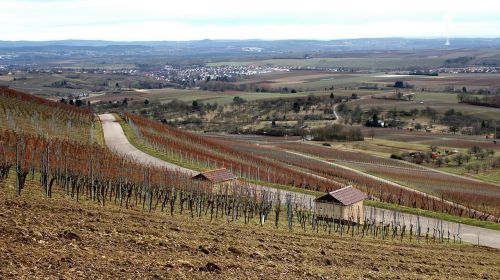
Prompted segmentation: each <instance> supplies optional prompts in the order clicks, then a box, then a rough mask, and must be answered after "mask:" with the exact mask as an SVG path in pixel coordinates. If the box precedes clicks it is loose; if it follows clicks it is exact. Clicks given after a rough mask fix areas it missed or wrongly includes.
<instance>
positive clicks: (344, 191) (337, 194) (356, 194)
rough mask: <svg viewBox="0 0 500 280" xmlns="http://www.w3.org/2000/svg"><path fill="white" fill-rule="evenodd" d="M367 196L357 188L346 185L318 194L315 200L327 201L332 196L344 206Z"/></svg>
mask: <svg viewBox="0 0 500 280" xmlns="http://www.w3.org/2000/svg"><path fill="white" fill-rule="evenodd" d="M367 197H368V196H367V195H366V194H365V193H364V192H362V191H360V190H357V189H355V188H353V187H352V186H347V187H344V188H341V189H338V190H336V191H333V192H330V193H328V194H325V195H323V196H320V197H318V198H316V199H315V201H329V200H331V199H332V198H333V199H334V200H337V201H338V202H340V203H341V204H342V205H344V206H345V205H351V204H353V203H356V202H358V201H361V200H363V199H366V198H367Z"/></svg>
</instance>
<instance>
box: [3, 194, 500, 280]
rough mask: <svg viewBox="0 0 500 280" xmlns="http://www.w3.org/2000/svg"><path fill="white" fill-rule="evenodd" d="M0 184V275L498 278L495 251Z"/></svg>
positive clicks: (498, 258) (497, 252) (499, 258)
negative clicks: (78, 198)
mask: <svg viewBox="0 0 500 280" xmlns="http://www.w3.org/2000/svg"><path fill="white" fill-rule="evenodd" d="M55 196H56V197H54V198H52V199H43V198H42V196H41V194H40V191H39V190H38V188H35V187H34V186H30V187H28V188H27V189H25V190H24V193H23V194H22V196H21V197H16V196H15V195H14V192H13V190H12V189H11V187H5V186H4V187H1V186H0V279H42V278H47V279H74V278H82V279H83V278H89V279H97V278H99V279H141V278H142V279H151V278H160V279H287V278H288V279H353V278H356V279H358V278H367V279H424V278H425V279H444V278H454V279H478V278H483V279H500V269H499V268H500V250H496V249H489V248H484V247H476V246H471V245H453V244H416V243H412V244H409V243H406V242H403V243H401V242H396V241H381V240H373V239H371V238H365V239H360V238H351V237H345V236H344V237H342V238H341V237H339V236H338V235H327V234H321V233H320V234H317V233H311V232H305V233H304V232H302V231H297V232H295V233H290V232H288V231H286V230H284V229H277V230H276V229H274V226H273V225H271V223H268V224H266V225H264V226H263V227H260V226H258V225H244V224H242V223H239V222H238V223H227V222H225V221H217V222H212V223H210V221H208V220H207V219H205V218H194V219H192V218H191V217H190V216H189V215H186V214H184V215H179V214H176V215H174V216H173V217H171V216H170V215H167V214H165V213H160V212H159V211H158V212H154V213H147V212H146V211H143V210H142V209H124V208H118V207H116V206H112V205H110V206H105V207H100V206H98V205H97V204H94V203H91V202H85V201H84V202H80V203H77V202H75V201H72V200H70V199H68V198H63V197H62V195H61V194H59V193H57V194H56V195H55Z"/></svg>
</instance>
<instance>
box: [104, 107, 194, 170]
mask: <svg viewBox="0 0 500 280" xmlns="http://www.w3.org/2000/svg"><path fill="white" fill-rule="evenodd" d="M99 119H100V120H101V123H102V130H103V132H104V141H105V142H106V146H108V148H109V149H111V150H112V151H114V152H116V153H118V154H120V155H124V156H127V157H130V158H133V159H134V160H136V161H137V162H139V163H142V164H147V165H154V166H158V167H165V168H167V169H170V170H175V171H180V172H183V173H189V174H194V173H197V172H195V171H193V170H190V169H186V168H183V167H180V166H178V165H175V164H172V163H169V162H166V161H163V160H160V159H158V158H155V157H153V156H150V155H148V154H146V153H144V152H142V151H141V150H139V149H137V148H136V147H134V146H133V145H132V144H130V142H129V141H128V139H127V137H126V136H125V133H124V132H123V129H122V127H121V125H120V123H118V122H116V119H115V117H114V116H113V115H112V114H102V115H99Z"/></svg>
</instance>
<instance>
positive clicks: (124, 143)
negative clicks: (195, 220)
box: [99, 114, 500, 249]
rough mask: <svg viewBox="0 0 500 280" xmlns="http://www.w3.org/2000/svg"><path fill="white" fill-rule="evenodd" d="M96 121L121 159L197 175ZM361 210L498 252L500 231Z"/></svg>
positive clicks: (304, 199)
mask: <svg viewBox="0 0 500 280" xmlns="http://www.w3.org/2000/svg"><path fill="white" fill-rule="evenodd" d="M99 118H100V120H101V122H102V127H103V131H104V140H105V142H106V145H107V146H108V147H109V148H110V149H111V150H113V151H115V152H117V153H119V154H121V155H125V156H130V157H132V158H134V159H136V160H137V161H138V162H140V163H143V164H152V165H156V166H161V167H166V168H170V169H173V170H179V171H181V172H185V173H189V174H194V173H197V172H195V171H193V170H190V169H186V168H182V167H180V166H177V165H175V164H172V163H168V162H165V161H162V160H160V159H157V158H155V157H152V156H150V155H148V154H146V153H144V152H142V151H140V150H138V149H137V148H135V147H134V146H132V144H130V142H129V141H128V139H127V137H126V136H125V133H124V132H123V130H122V128H121V126H120V124H119V123H117V122H115V118H114V116H113V115H112V114H103V115H99ZM250 186H251V187H253V188H255V189H257V190H259V189H260V190H266V191H269V192H270V193H272V194H274V195H276V194H277V193H278V192H279V193H280V197H281V200H282V201H284V200H285V199H286V195H287V194H290V195H291V196H292V197H293V200H294V201H295V202H296V203H300V204H302V205H303V206H304V207H314V198H315V197H314V196H312V195H307V194H300V193H293V192H289V191H282V190H276V189H273V188H268V187H265V186H258V185H250ZM364 208H365V211H364V212H365V215H366V216H367V217H369V218H370V217H375V219H376V220H377V221H382V217H383V218H384V221H385V222H389V221H393V220H395V221H399V222H400V223H401V224H406V225H407V227H409V226H410V224H413V225H414V226H415V225H416V223H417V219H419V220H420V225H421V227H422V232H423V233H425V231H426V230H427V227H429V228H431V234H432V229H433V228H441V225H440V223H441V222H442V229H443V230H444V231H445V235H446V236H447V232H448V230H449V231H450V234H454V233H455V234H456V233H457V230H458V228H459V227H460V236H461V238H462V240H463V241H465V242H469V243H473V244H478V236H479V244H480V245H484V246H488V247H493V248H498V249H500V231H496V230H490V229H484V228H480V227H474V226H469V225H464V224H460V225H459V224H458V223H453V222H447V221H440V220H437V219H433V218H427V217H418V218H417V216H416V215H413V214H407V213H400V212H396V213H394V212H393V211H391V210H385V209H380V208H374V207H371V206H365V207H364Z"/></svg>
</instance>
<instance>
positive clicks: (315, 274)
mask: <svg viewBox="0 0 500 280" xmlns="http://www.w3.org/2000/svg"><path fill="white" fill-rule="evenodd" d="M367 41H369V42H371V43H370V44H374V45H371V46H370V47H366V46H362V45H361V44H360V45H359V46H354V47H346V46H350V44H351V42H339V44H340V45H342V46H343V47H342V48H340V49H337V46H330V44H333V43H332V42H326V41H325V42H319V43H318V42H316V43H313V42H295V43H296V44H297V45H295V46H289V47H288V46H286V47H283V46H282V45H283V44H285V45H286V42H281V41H277V42H263V43H262V44H264V45H266V46H267V47H266V48H256V47H253V45H254V44H255V45H259V44H261V42H258V41H255V42H254V41H251V42H246V41H241V42H239V41H234V42H233V41H231V45H228V42H226V41H220V42H218V41H217V42H211V41H210V40H207V41H205V40H204V41H200V42H196V43H193V42H176V43H171V42H162V43H160V42H158V43H154V42H148V43H144V44H145V45H144V46H142V45H138V46H135V45H134V46H126V44H125V45H124V46H120V44H117V45H116V46H107V47H99V46H96V47H92V48H86V47H70V46H53V47H52V46H51V47H43V48H42V49H39V48H38V47H28V48H21V49H19V50H18V53H16V54H15V55H13V54H11V53H15V51H12V50H11V49H10V48H7V49H2V48H0V62H2V64H1V65H0V84H1V85H7V86H0V223H1V224H2V225H5V226H2V227H1V228H0V254H1V255H2V256H4V257H3V258H0V278H2V279H3V278H7V279H11V278H29V277H33V278H51V277H57V278H76V277H81V278H146V279H149V278H165V279H172V278H179V279H187V278H193V279H198V278H203V279H239V278H242V279H243V278H244V279H283V278H290V279H303V278H304V279H328V278H339V279H357V278H385V279H392V278H408V279H415V278H432V279H434V278H457V279H462V278H463V279H476V278H484V279H497V278H500V275H499V274H498V273H499V272H498V267H500V258H499V257H498V255H499V254H498V249H493V248H499V246H500V243H499V242H498V238H497V237H498V234H499V231H498V229H499V228H500V177H499V176H500V175H499V174H500V172H499V170H500V157H499V155H500V146H499V145H500V144H498V143H497V138H498V137H499V136H500V134H498V131H499V129H500V126H499V125H500V111H499V110H498V109H497V108H494V107H492V106H494V105H495V104H489V103H484V102H483V103H481V102H475V101H474V100H476V101H477V100H480V101H481V100H485V99H484V98H485V97H488V98H490V97H492V98H495V97H496V96H497V95H498V94H499V92H500V83H499V82H498V81H499V77H500V74H499V73H500V67H499V66H498V65H500V64H498V63H499V62H500V60H499V52H498V49H496V48H493V47H489V46H490V45H489V44H497V43H495V42H496V41H494V40H493V41H491V42H490V41H487V42H486V43H484V44H486V46H488V47H487V48H484V44H483V45H481V47H477V48H473V47H470V46H468V45H466V46H465V47H463V48H460V49H459V48H450V47H446V48H443V47H442V46H441V45H442V42H441V43H439V44H440V46H441V47H439V48H437V47H436V48H434V49H425V48H422V47H421V46H419V45H416V46H415V45H412V44H414V43H415V42H413V41H412V42H406V39H397V40H395V41H390V42H389V44H390V45H391V46H393V45H394V46H395V47H394V50H392V49H391V50H389V49H384V48H382V49H379V47H377V46H378V45H376V44H375V43H374V42H376V41H377V40H374V41H373V40H372V39H367ZM417 41H418V40H417ZM360 42H361V41H360ZM398 42H400V44H406V43H408V44H409V45H408V46H411V47H401V46H400V45H397V44H398ZM405 42H406V43H405ZM499 42H500V41H499ZM101 43H103V42H100V43H99V44H101ZM410 43H411V44H410ZM427 43H428V42H427ZM2 44H7V45H8V43H5V42H0V45H2ZM246 44H249V45H248V46H247V45H246ZM278 45H281V46H282V47H280V48H282V49H279V48H277V47H276V46H278ZM208 46H212V47H208ZM397 46H399V47H397ZM358 47H359V48H358ZM12 48H13V49H16V48H15V47H12ZM344 48H345V49H350V51H345V49H344ZM365 48H369V49H370V50H365ZM4 52H8V53H7V54H4ZM469 101H472V102H469ZM472 104H474V105H472ZM216 169H227V170H226V171H227V172H230V173H232V174H229V175H230V177H231V178H232V179H230V180H227V181H222V182H215V180H214V181H212V180H210V179H207V180H203V179H201V180H200V177H202V175H201V174H200V175H199V176H197V178H195V177H193V175H194V174H198V172H203V171H209V170H216ZM219 171H220V170H219ZM226 171H224V172H226ZM217 172H218V171H217ZM212 174H213V173H212ZM232 175H234V176H232ZM223 180H225V179H223ZM346 186H352V187H353V188H354V189H355V190H354V191H356V192H359V191H361V192H363V194H361V195H362V196H363V197H365V198H364V200H365V201H364V205H363V204H362V203H361V204H357V205H359V206H357V209H358V211H357V212H356V213H360V209H361V210H364V213H363V215H360V214H353V213H354V212H355V211H354V212H353V208H352V207H351V208H350V210H349V204H350V202H349V203H348V202H346V203H345V205H344V202H342V201H341V200H340V199H337V198H334V196H333V194H330V195H331V196H332V198H334V200H333V202H335V201H337V200H338V202H339V203H340V204H341V207H342V209H343V210H342V212H343V214H342V216H338V215H336V214H335V213H334V214H333V216H332V217H330V216H325V215H323V214H321V213H320V212H319V210H318V207H319V206H318V205H320V204H318V202H317V201H316V200H315V198H317V197H318V196H323V195H325V194H326V193H330V192H334V191H337V190H340V189H343V188H344V187H346ZM351 190H352V189H351ZM365 195H366V196H365ZM362 199H363V198H361V200H362ZM335 203H336V202H335ZM356 203H358V202H356ZM334 205H338V204H334ZM351 205H352V204H351ZM334 207H335V206H334ZM333 209H334V210H335V208H333ZM344 209H347V211H349V213H350V214H349V213H347V217H345V215H344V214H345V212H344ZM334 212H335V211H334ZM470 243H473V244H474V245H473V244H470ZM476 244H477V245H476ZM480 245H484V246H488V247H492V248H487V247H484V246H480ZM429 256H432V257H429Z"/></svg>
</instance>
